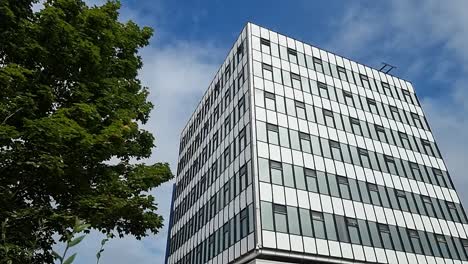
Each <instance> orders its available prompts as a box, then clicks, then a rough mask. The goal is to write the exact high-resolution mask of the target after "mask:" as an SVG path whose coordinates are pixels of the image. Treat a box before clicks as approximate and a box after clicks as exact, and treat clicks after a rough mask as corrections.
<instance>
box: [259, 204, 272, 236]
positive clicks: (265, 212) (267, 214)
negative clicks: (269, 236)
mask: <svg viewBox="0 0 468 264" xmlns="http://www.w3.org/2000/svg"><path fill="white" fill-rule="evenodd" d="M261 207H262V208H261V209H262V210H261V212H262V229H265V230H270V231H275V229H274V227H273V208H272V204H271V203H267V202H261Z"/></svg>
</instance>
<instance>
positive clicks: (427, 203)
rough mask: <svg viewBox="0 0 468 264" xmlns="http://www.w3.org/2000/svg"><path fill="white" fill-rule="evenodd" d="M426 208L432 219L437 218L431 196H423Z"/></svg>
mask: <svg viewBox="0 0 468 264" xmlns="http://www.w3.org/2000/svg"><path fill="white" fill-rule="evenodd" d="M422 200H423V204H424V208H425V209H426V212H427V214H428V215H429V216H430V217H435V213H434V207H433V206H432V201H431V198H430V197H429V196H422Z"/></svg>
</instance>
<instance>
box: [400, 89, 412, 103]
mask: <svg viewBox="0 0 468 264" xmlns="http://www.w3.org/2000/svg"><path fill="white" fill-rule="evenodd" d="M402 91H403V98H404V99H405V101H406V102H407V103H410V104H414V102H413V98H412V97H411V95H410V92H409V91H407V90H402Z"/></svg>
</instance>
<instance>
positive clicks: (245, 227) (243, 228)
mask: <svg viewBox="0 0 468 264" xmlns="http://www.w3.org/2000/svg"><path fill="white" fill-rule="evenodd" d="M248 234H249V215H248V211H247V208H245V209H243V210H242V211H241V212H240V235H241V237H246V236H247V235H248Z"/></svg>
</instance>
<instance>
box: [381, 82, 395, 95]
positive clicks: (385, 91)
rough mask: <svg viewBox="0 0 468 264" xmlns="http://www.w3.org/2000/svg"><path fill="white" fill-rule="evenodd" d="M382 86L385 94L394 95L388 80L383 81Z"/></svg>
mask: <svg viewBox="0 0 468 264" xmlns="http://www.w3.org/2000/svg"><path fill="white" fill-rule="evenodd" d="M382 87H383V90H384V93H385V95H387V96H390V97H393V94H392V90H390V85H389V84H388V83H386V82H382Z"/></svg>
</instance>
